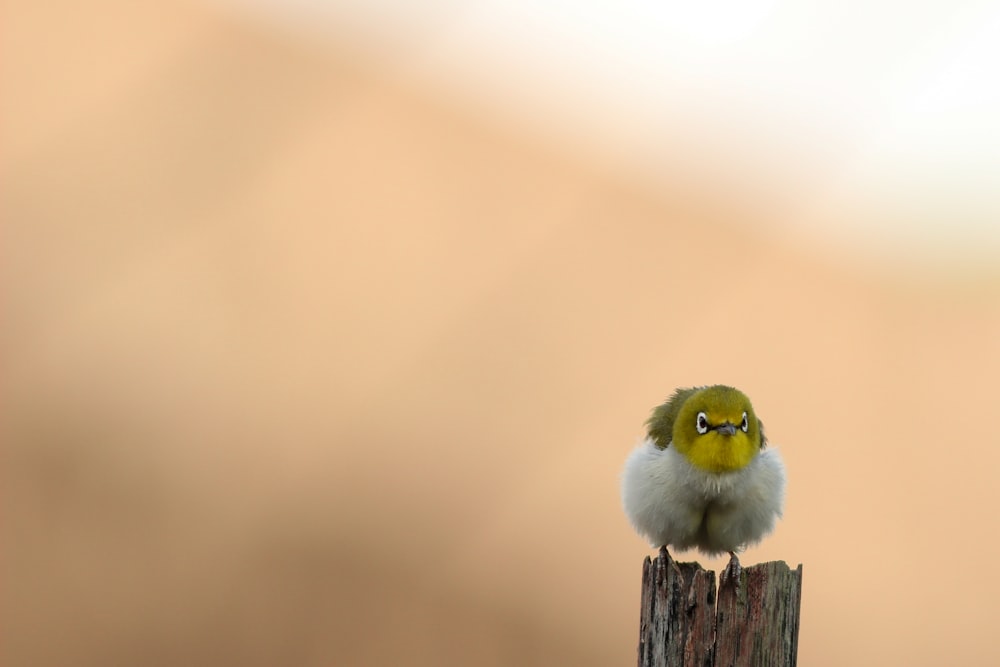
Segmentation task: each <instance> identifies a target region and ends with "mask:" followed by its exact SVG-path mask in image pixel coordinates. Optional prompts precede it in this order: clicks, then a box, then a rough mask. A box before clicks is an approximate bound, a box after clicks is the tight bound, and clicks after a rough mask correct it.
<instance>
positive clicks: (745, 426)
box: [740, 412, 750, 433]
mask: <svg viewBox="0 0 1000 667" xmlns="http://www.w3.org/2000/svg"><path fill="white" fill-rule="evenodd" d="M740 428H741V429H743V432H744V433H746V432H747V431H749V430H750V422H748V421H747V413H745V412H744V413H743V423H742V424H740Z"/></svg>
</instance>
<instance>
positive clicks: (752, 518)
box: [622, 385, 785, 556]
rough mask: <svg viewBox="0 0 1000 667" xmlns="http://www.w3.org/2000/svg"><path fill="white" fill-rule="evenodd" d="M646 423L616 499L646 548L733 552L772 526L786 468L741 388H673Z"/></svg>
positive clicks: (777, 513)
mask: <svg viewBox="0 0 1000 667" xmlns="http://www.w3.org/2000/svg"><path fill="white" fill-rule="evenodd" d="M647 426H648V437H647V438H646V439H644V440H643V441H642V443H641V444H640V445H639V446H638V447H636V449H635V450H634V451H633V452H632V453H631V454H630V455H629V457H628V459H627V460H626V461H625V470H624V472H623V473H622V503H623V504H624V506H625V514H627V515H628V518H629V520H630V521H631V522H632V525H633V526H634V527H635V529H636V531H638V532H639V533H640V534H641V535H643V536H644V537H646V538H647V539H649V541H650V543H651V545H652V546H654V547H667V546H671V547H674V548H676V549H679V550H683V549H689V548H692V547H697V548H698V549H700V550H701V551H703V552H704V553H706V554H708V555H710V556H714V555H718V554H721V553H725V552H729V553H730V554H735V552H737V551H739V550H741V549H743V548H744V547H746V546H747V545H749V544H753V543H755V542H759V541H760V540H761V538H763V537H764V536H765V535H767V534H768V533H770V532H771V530H773V528H774V522H775V520H776V519H777V518H778V517H779V516H781V511H782V505H783V503H784V495H785V466H784V464H783V463H782V461H781V456H780V455H779V454H778V451H777V450H775V449H773V448H772V449H768V448H766V447H767V439H766V438H765V437H764V427H763V425H762V424H761V422H760V420H759V419H758V418H757V415H756V413H754V410H753V406H752V405H750V399H749V398H747V397H746V395H745V394H744V393H743V392H741V391H739V390H738V389H734V388H732V387H726V386H723V385H715V386H711V387H693V388H689V389H678V390H677V391H676V392H674V394H673V396H671V397H670V398H669V399H668V400H667V402H666V403H664V404H663V405H660V406H659V407H657V408H656V409H654V410H653V415H652V416H651V417H650V418H649V421H648V422H647Z"/></svg>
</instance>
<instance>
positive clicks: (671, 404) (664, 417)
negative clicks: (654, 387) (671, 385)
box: [646, 387, 701, 449]
mask: <svg viewBox="0 0 1000 667" xmlns="http://www.w3.org/2000/svg"><path fill="white" fill-rule="evenodd" d="M699 389H701V387H687V388H684V389H678V390H677V391H675V392H674V393H673V395H672V396H671V397H670V398H668V399H667V400H666V401H665V402H664V403H663V404H662V405H659V406H657V407H656V408H654V409H653V414H652V415H651V416H650V417H649V419H648V420H647V421H646V426H647V428H648V432H649V437H650V438H652V440H653V442H654V443H656V446H657V447H659V448H660V449H664V448H666V447H667V445H669V444H670V440H671V439H672V438H673V434H674V422H675V421H676V420H677V413H679V412H680V411H681V406H682V405H684V402H685V401H686V400H687V399H688V398H689V397H690V396H691V394H693V393H695V392H696V391H698V390H699Z"/></svg>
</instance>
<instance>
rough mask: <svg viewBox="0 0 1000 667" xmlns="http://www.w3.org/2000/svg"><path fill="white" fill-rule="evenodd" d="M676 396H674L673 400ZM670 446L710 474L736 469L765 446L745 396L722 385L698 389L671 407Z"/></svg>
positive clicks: (756, 420)
mask: <svg viewBox="0 0 1000 667" xmlns="http://www.w3.org/2000/svg"><path fill="white" fill-rule="evenodd" d="M677 398H680V396H679V395H678V396H675V399H677ZM673 407H674V410H671V412H674V415H673V417H674V418H673V423H672V424H671V427H672V429H671V445H672V446H673V447H675V448H676V449H677V451H678V452H680V453H681V454H683V455H684V456H685V457H687V459H688V461H690V462H691V463H692V465H695V466H697V467H699V468H702V469H704V470H708V471H710V472H716V473H721V472H730V471H733V470H739V469H740V468H742V467H744V466H746V465H747V464H748V463H750V461H751V460H753V457H754V456H756V455H757V453H758V452H760V450H761V448H762V447H763V446H764V445H765V443H766V441H765V439H764V433H763V428H762V426H761V423H760V421H759V420H758V419H757V415H756V414H755V413H754V411H753V406H752V405H750V399H749V398H747V396H746V394H744V393H743V392H741V391H739V390H738V389H734V388H732V387H726V386H723V385H715V386H712V387H702V388H699V389H695V390H693V391H691V392H690V393H689V394H688V395H687V396H685V397H683V399H682V402H681V403H680V405H679V406H676V405H675V406H673Z"/></svg>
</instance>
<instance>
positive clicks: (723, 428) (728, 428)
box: [715, 422, 736, 435]
mask: <svg viewBox="0 0 1000 667" xmlns="http://www.w3.org/2000/svg"><path fill="white" fill-rule="evenodd" d="M715 430H716V431H718V432H719V433H722V434H724V435H736V427H735V426H733V425H732V424H730V423H729V422H726V423H725V424H722V425H720V426H716V427H715Z"/></svg>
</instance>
